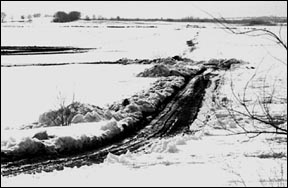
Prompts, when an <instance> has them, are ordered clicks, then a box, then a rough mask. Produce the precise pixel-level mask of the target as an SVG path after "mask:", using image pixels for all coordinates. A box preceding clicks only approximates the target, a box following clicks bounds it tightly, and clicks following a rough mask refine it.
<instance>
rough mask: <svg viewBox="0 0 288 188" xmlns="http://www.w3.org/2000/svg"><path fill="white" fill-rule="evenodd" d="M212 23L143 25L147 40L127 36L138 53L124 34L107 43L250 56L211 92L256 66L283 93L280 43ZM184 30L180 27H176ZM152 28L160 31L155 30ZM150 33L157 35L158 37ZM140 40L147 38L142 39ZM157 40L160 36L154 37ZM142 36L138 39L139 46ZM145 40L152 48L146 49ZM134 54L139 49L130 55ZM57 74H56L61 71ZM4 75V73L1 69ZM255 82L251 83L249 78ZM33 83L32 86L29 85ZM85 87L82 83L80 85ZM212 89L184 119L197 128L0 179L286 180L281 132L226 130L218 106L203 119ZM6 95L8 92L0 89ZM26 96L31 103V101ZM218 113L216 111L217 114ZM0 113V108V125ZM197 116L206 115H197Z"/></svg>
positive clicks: (201, 56) (239, 85)
mask: <svg viewBox="0 0 288 188" xmlns="http://www.w3.org/2000/svg"><path fill="white" fill-rule="evenodd" d="M169 24H171V23H169ZM171 25H173V24H171ZM214 26H215V25H212V26H211V25H208V26H207V28H204V29H192V28H186V27H182V28H181V29H180V30H175V27H176V28H177V27H179V26H178V24H175V25H174V27H172V28H174V29H171V30H169V29H168V32H167V28H165V29H164V28H163V33H165V34H164V37H163V38H162V39H163V40H162V39H161V40H160V38H161V37H159V38H158V37H157V36H158V35H157V32H160V31H161V29H160V26H159V28H149V32H148V31H147V32H148V33H149V34H147V33H146V34H147V35H148V36H150V37H151V38H150V39H151V41H149V40H146V39H148V38H149V37H148V36H147V38H145V37H143V38H142V40H131V41H132V43H130V44H136V45H138V44H139V45H140V47H139V49H136V48H135V47H134V49H135V50H136V51H137V52H138V53H134V52H135V51H134V50H131V51H129V49H131V48H129V47H126V44H127V43H129V42H127V43H125V41H127V38H125V37H124V38H123V41H124V44H123V47H122V48H121V47H120V44H122V43H120V42H119V43H118V45H117V43H114V44H111V46H113V48H111V49H119V48H120V49H124V48H126V49H125V50H127V54H129V53H131V54H130V55H131V56H128V57H129V58H130V57H132V58H133V57H134V55H135V54H141V53H140V52H141V51H142V49H143V53H144V54H145V53H148V54H149V55H151V56H149V57H153V56H155V53H154V52H155V51H153V49H154V47H155V49H157V48H159V49H158V54H157V56H158V55H159V56H166V55H168V56H173V55H177V54H184V53H185V54H186V56H187V57H189V58H192V59H195V60H208V59H211V58H231V57H233V58H237V59H242V60H244V61H247V62H248V63H249V64H244V65H241V67H240V68H238V69H234V70H233V71H231V72H227V73H226V74H224V75H223V78H224V79H223V80H222V82H220V83H221V85H220V88H219V89H218V96H217V97H219V98H220V99H221V98H223V97H228V98H229V97H231V88H230V80H231V78H232V80H233V81H234V84H235V87H234V88H235V90H236V91H238V92H240V91H241V90H242V89H243V85H245V83H246V80H247V79H249V77H250V76H252V75H253V73H254V72H255V71H256V70H257V71H258V72H259V74H258V79H260V78H263V76H265V75H268V77H267V78H268V79H270V78H275V77H278V80H277V84H278V85H279V87H276V88H279V90H278V91H277V93H276V94H277V95H279V94H281V95H282V96H281V97H283V95H285V96H286V97H287V86H286V85H287V51H285V50H283V49H282V48H280V47H279V45H277V44H275V43H274V42H272V41H270V40H269V39H267V38H263V37H250V36H246V35H233V34H229V33H227V32H225V31H224V30H222V29H219V28H214ZM163 27H164V26H163ZM268 29H272V30H273V31H275V32H276V33H278V31H279V29H280V28H279V27H269V28H268ZM119 30H121V29H119V28H117V29H116V28H115V29H113V32H115V33H117V32H119ZM147 30H148V29H147ZM152 30H154V31H155V32H156V34H155V36H156V37H155V38H153V37H152V36H153V34H152V32H151V31H152ZM172 30H173V32H172ZM184 31H185V32H186V35H182V34H183V32H184ZM83 32H85V31H83ZM111 32H112V31H111ZM120 32H121V31H120ZM135 32H138V30H137V31H136V29H135ZM150 32H151V33H150ZM189 32H190V34H189V35H188V33H189ZM196 32H199V35H198V38H197V42H198V43H199V44H198V46H197V47H198V48H197V49H196V50H195V51H193V52H192V53H188V51H187V47H186V43H185V42H186V41H187V40H191V38H193V37H194V34H195V33H196ZM127 33H129V32H127ZM132 33H133V32H132ZM281 33H282V37H283V39H284V40H285V41H287V27H286V26H285V27H283V28H282V30H281ZM142 34H143V33H142ZM142 34H139V35H142ZM151 34H152V35H151ZM158 34H159V33H158ZM93 35H94V34H93ZM95 35H96V34H95ZM143 35H144V36H146V35H145V34H143ZM159 35H160V36H161V33H160V34H159ZM2 36H3V34H1V43H2ZM119 36H120V35H118V34H117V37H118V39H119V40H121V39H122V37H119ZM125 36H126V35H125ZM127 36H134V35H127ZM165 36H166V37H165ZM117 37H116V38H117ZM157 38H158V39H159V41H157ZM180 38H181V40H180ZM153 39H156V40H153ZM164 39H165V40H164ZM168 39H169V40H168ZM131 41H130V42H131ZM147 41H149V42H148V43H146V44H145V42H147ZM170 41H171V43H170ZM173 41H174V42H175V41H176V43H173ZM138 42H139V43H138ZM142 42H143V43H142ZM158 42H161V45H160V44H159V43H158ZM143 44H145V45H144V46H142V45H143ZM127 45H128V44H127ZM146 45H148V46H146ZM158 45H160V46H158ZM114 46H115V48H114ZM124 46H125V47H124ZM128 46H129V45H128ZM132 46H133V45H132ZM130 47H131V46H130ZM149 47H151V49H152V50H150V51H149V50H148V49H150V48H149ZM178 47H179V48H178ZM107 49H108V47H107ZM146 50H148V52H147V51H146ZM163 51H164V52H165V53H164V52H163ZM109 54H113V53H109ZM116 54H117V52H116ZM123 54H125V53H121V55H123ZM121 55H120V56H121ZM141 57H143V56H140V57H137V58H141ZM275 57H277V58H278V59H281V60H282V61H284V62H286V65H283V64H282V63H281V62H280V61H279V60H277V59H276V58H275ZM121 58H122V57H121ZM5 61H6V60H5ZM1 62H2V57H1ZM97 66H98V65H97ZM111 66H115V65H111ZM251 67H255V69H251ZM13 69H14V68H13ZM29 69H33V68H29ZM45 69H46V68H45ZM61 69H62V68H60V70H61ZM88 69H89V68H88ZM15 70H16V69H15ZM57 70H58V68H57ZM267 70H269V71H267ZM6 71H12V70H10V69H9V70H8V69H7V70H6V69H2V68H1V101H2V104H1V113H2V111H3V109H2V106H3V101H5V98H2V97H3V88H2V85H3V84H4V85H5V79H4V81H3V78H5V77H3V76H2V75H3V74H2V73H3V72H4V73H5V72H6ZM83 71H84V70H83ZM85 71H86V70H85ZM87 71H88V70H87ZM267 73H269V74H267ZM51 74H54V73H51ZM59 74H60V75H61V73H59ZM4 75H5V74H4ZM87 75H89V74H87ZM79 76H84V77H86V75H85V74H79ZM71 77H72V76H71ZM7 78H9V76H8V75H7ZM10 78H11V77H10ZM12 78H13V77H12ZM12 78H11V79H12ZM29 78H30V77H29ZM61 78H63V77H61ZM67 79H68V78H67ZM115 79H117V78H115ZM138 79H139V78H137V83H138V81H139V80H138ZM7 80H9V79H7ZM12 80H13V79H12ZM48 80H49V79H48ZM57 80H58V79H57ZM85 80H86V82H87V78H85V79H83V81H85ZM270 80H271V79H270ZM10 81H11V80H9V82H10ZM54 83H55V82H54ZM81 83H83V82H81ZM92 83H93V82H92ZM90 84H91V82H89V86H90ZM255 84H257V82H256V81H255ZM9 85H10V84H7V88H9V87H8V86H9ZM92 85H93V84H92ZM276 86H277V85H276ZM91 87H92V86H91ZM97 87H100V86H96V88H97ZM211 87H212V86H211ZM254 88H255V87H254ZM24 89H25V88H24ZM22 90H23V89H22ZM33 91H34V92H35V89H34V90H33ZM53 91H55V90H53ZM210 91H211V90H210ZM252 91H253V92H255V91H257V90H252ZM19 92H20V91H19ZM68 92H69V91H68ZM86 92H87V91H86V90H85V92H84V93H86ZM133 92H134V91H133ZM12 93H14V92H12ZM4 94H5V91H4ZM7 94H8V92H7ZM9 94H11V93H9ZM69 94H70V93H69ZM213 94H214V93H211V92H209V90H208V92H207V93H206V96H205V101H204V105H203V107H202V108H201V110H200V112H199V115H198V120H197V121H195V122H194V123H193V124H192V125H191V129H193V130H194V129H195V128H200V130H199V131H197V133H196V134H195V135H193V136H176V137H173V138H167V139H162V140H158V139H156V140H155V141H154V142H153V144H152V146H150V147H148V148H146V149H145V151H143V152H139V153H127V154H124V155H121V156H115V155H113V154H109V155H108V156H107V158H106V160H105V162H104V163H102V164H99V165H92V166H83V167H80V168H72V169H71V168H64V170H63V171H53V172H51V173H46V172H43V173H40V174H26V175H24V174H21V175H18V176H15V177H2V176H1V186H287V136H286V135H285V136H282V137H281V136H277V137H275V135H260V136H258V137H255V138H248V137H247V136H245V135H237V136H225V135H226V134H227V131H225V130H223V129H221V126H220V124H219V123H222V124H224V125H226V126H229V128H231V129H235V130H237V126H236V125H235V124H233V122H232V121H231V119H229V118H227V117H228V115H227V113H225V112H223V111H219V114H218V116H216V115H215V116H213V115H211V118H210V119H208V120H207V119H206V118H207V115H208V114H209V113H210V112H211V108H213V109H215V110H217V109H216V108H215V106H213V105H212V103H211V100H212V95H213ZM4 96H5V95H4ZM249 96H251V95H249ZM6 97H8V96H7V95H6ZM50 97H51V96H50ZM8 98H9V97H8ZM76 98H77V94H76ZM231 98H232V97H231ZM229 99H230V98H229ZM14 100H16V99H14ZM30 103H31V102H30ZM32 103H33V104H34V102H32ZM280 107H281V109H285V107H286V109H287V98H286V103H284V104H282V105H280ZM277 108H279V106H278V107H277ZM273 109H274V108H273ZM280 111H281V110H280ZM286 114H287V112H286ZM17 115H18V114H16V116H17ZM218 117H222V118H220V119H218ZM225 117H226V118H225ZM286 117H287V115H286ZM2 118H3V116H2V114H1V126H2ZM204 120H207V121H206V122H205V123H203V121H204ZM219 121H220V122H219ZM246 123H247V124H251V123H252V122H251V121H250V120H247V122H246ZM286 126H287V125H286ZM1 139H2V135H1ZM111 179H112V180H113V181H112V180H111ZM67 180H69V181H67Z"/></svg>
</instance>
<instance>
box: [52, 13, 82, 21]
mask: <svg viewBox="0 0 288 188" xmlns="http://www.w3.org/2000/svg"><path fill="white" fill-rule="evenodd" d="M53 17H54V18H53V22H72V21H76V20H79V19H80V17H81V13H80V12H78V11H72V12H69V13H68V14H67V13H66V12H64V11H58V12H56V13H55V14H54V16H53Z"/></svg>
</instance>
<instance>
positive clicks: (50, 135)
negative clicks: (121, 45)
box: [1, 76, 184, 160]
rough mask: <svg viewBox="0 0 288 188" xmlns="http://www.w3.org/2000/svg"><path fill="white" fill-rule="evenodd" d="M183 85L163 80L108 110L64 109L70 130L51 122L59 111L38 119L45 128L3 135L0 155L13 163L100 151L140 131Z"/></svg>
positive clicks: (171, 79)
mask: <svg viewBox="0 0 288 188" xmlns="http://www.w3.org/2000/svg"><path fill="white" fill-rule="evenodd" d="M183 85H184V78H183V77H176V76H170V77H164V78H160V79H158V80H157V81H156V82H154V83H153V84H152V85H151V87H150V88H149V89H148V90H143V91H141V92H139V93H136V94H135V95H133V96H132V97H131V98H129V99H124V100H123V101H119V102H116V103H114V104H113V105H111V106H110V107H109V108H108V109H103V108H99V107H97V106H93V105H88V104H81V103H78V102H76V103H73V104H71V105H69V106H67V107H66V109H65V110H67V111H68V112H69V113H68V114H69V115H67V116H65V118H66V120H67V121H68V120H69V121H71V122H72V123H71V125H69V126H59V125H58V126H56V125H57V122H58V123H59V122H60V121H61V119H60V118H58V117H57V116H56V118H55V119H54V120H53V121H52V120H51V119H52V118H51V117H55V116H54V115H55V114H56V115H59V114H58V113H60V112H59V111H60V110H63V109H59V110H57V111H50V112H46V113H44V114H42V115H41V116H40V118H39V124H37V126H42V127H40V128H32V129H28V128H27V127H26V128H23V130H6V131H3V133H2V134H1V135H3V136H1V153H2V154H3V157H4V159H7V160H13V159H18V158H23V157H28V156H29V157H31V156H35V155H47V154H49V155H57V154H69V153H74V152H79V151H83V150H87V149H89V148H97V147H99V146H101V145H103V144H104V145H105V143H107V141H109V140H111V139H114V138H115V137H117V136H118V135H120V134H121V133H125V131H126V130H127V129H129V130H133V129H134V128H137V127H136V126H137V125H138V124H139V122H141V121H142V120H143V118H146V117H147V116H149V115H152V114H153V113H155V112H156V111H157V109H158V107H159V106H160V105H161V104H163V102H164V101H165V100H167V98H168V97H171V96H172V95H173V94H174V93H175V92H176V91H177V90H179V88H181V87H182V86H183ZM61 113H63V111H61ZM64 114H65V115H66V113H64ZM59 117H61V116H59ZM55 122H56V123H55ZM29 127H30V126H29ZM32 127H33V126H32ZM171 150H173V148H171ZM174 150H175V149H174Z"/></svg>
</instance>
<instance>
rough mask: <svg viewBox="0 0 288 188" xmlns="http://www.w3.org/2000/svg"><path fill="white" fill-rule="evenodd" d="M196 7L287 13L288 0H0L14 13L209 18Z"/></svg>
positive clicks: (241, 13) (227, 13)
mask: <svg viewBox="0 0 288 188" xmlns="http://www.w3.org/2000/svg"><path fill="white" fill-rule="evenodd" d="M199 8H200V9H203V10H205V11H207V12H209V13H211V14H213V15H214V16H216V17H217V16H220V15H221V16H223V17H245V16H247V17H250V16H270V15H274V16H285V17H286V16H287V1H146V2H145V1H121V2H119V1H94V2H93V1H1V11H4V12H6V13H7V14H10V15H11V14H14V16H20V15H22V14H23V15H28V14H33V13H37V12H39V13H42V14H43V13H47V14H54V13H55V12H57V11H60V10H63V11H67V12H68V11H72V10H76V11H80V12H81V13H83V15H90V16H91V15H93V14H95V15H96V16H98V15H101V16H104V17H116V16H120V17H127V18H128V17H129V18H135V17H138V18H161V17H163V18H182V17H186V16H194V17H209V16H207V15H205V14H204V13H203V12H201V11H200V10H199Z"/></svg>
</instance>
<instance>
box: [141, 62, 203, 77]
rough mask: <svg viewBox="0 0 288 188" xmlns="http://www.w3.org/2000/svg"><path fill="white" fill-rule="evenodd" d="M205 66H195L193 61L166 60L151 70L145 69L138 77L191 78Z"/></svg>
mask: <svg viewBox="0 0 288 188" xmlns="http://www.w3.org/2000/svg"><path fill="white" fill-rule="evenodd" d="M202 68H203V66H195V64H194V62H193V61H192V60H190V61H187V60H186V61H177V60H174V59H170V58H167V59H164V60H162V62H161V63H157V64H156V65H154V66H153V67H151V68H147V69H145V70H144V71H143V72H141V73H139V74H138V75H137V76H138V77H160V76H164V77H167V76H183V77H189V76H192V75H194V74H196V73H197V72H199V71H200V69H202Z"/></svg>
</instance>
